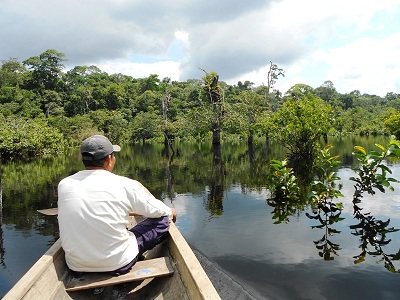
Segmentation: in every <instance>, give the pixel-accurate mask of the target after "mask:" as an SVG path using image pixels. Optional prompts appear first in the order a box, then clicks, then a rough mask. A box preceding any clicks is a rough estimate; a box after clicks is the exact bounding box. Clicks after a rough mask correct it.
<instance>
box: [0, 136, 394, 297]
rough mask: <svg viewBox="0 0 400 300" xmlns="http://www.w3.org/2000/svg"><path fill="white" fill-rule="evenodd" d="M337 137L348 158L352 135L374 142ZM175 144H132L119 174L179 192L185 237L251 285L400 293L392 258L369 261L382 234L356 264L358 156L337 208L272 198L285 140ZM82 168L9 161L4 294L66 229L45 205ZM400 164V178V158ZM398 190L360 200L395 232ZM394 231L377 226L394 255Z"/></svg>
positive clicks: (72, 162)
mask: <svg viewBox="0 0 400 300" xmlns="http://www.w3.org/2000/svg"><path fill="white" fill-rule="evenodd" d="M331 142H332V141H331ZM338 142H339V145H340V146H336V145H335V147H334V151H335V154H337V155H339V156H340V160H341V161H342V160H343V158H342V155H343V154H344V153H347V154H348V153H351V151H352V147H353V145H354V144H353V142H354V143H355V144H358V145H366V143H365V141H364V140H355V141H352V140H349V141H346V140H340V141H338ZM369 144H372V145H373V142H368V143H367V145H369ZM367 147H368V146H367ZM368 148H369V149H370V148H371V147H368ZM173 150H174V151H172V149H171V148H169V149H168V148H165V145H164V144H160V145H157V144H155V145H144V146H142V145H132V146H125V147H123V151H121V152H120V153H119V155H118V157H117V161H118V163H117V166H116V170H115V172H116V173H117V174H120V175H125V176H129V177H131V178H134V179H137V180H139V181H141V182H143V183H144V184H145V185H146V186H147V187H149V189H150V190H151V192H152V193H153V194H155V195H156V196H157V197H158V198H160V199H163V200H164V201H167V200H171V202H170V203H168V204H170V205H173V206H175V207H176V208H177V210H178V213H179V216H180V217H179V218H178V222H177V225H178V227H179V229H180V230H181V232H182V233H183V234H184V236H185V238H186V239H187V240H188V241H189V242H190V243H191V244H192V245H193V246H194V247H195V248H197V249H199V250H200V251H201V252H202V253H203V254H205V255H206V256H207V257H209V258H210V259H212V260H213V261H214V262H217V263H219V264H220V265H221V266H222V267H223V268H224V270H226V271H228V272H230V273H231V274H233V276H234V277H235V279H236V280H237V281H239V282H240V283H243V284H247V285H250V286H252V287H253V288H254V290H256V291H257V292H258V294H261V297H259V298H258V299H263V297H265V298H271V299H338V298H340V299H355V298H357V297H358V298H362V299H373V298H375V299H379V298H381V299H382V297H383V296H382V295H383V292H385V295H386V296H387V295H389V297H392V298H393V299H395V297H396V296H398V295H399V293H400V287H399V285H398V284H397V283H398V277H393V275H394V274H392V273H390V272H388V271H387V270H386V269H385V268H384V267H383V266H384V262H381V263H380V264H376V263H375V261H374V262H371V261H370V259H368V257H370V258H373V259H375V257H378V259H382V258H383V256H382V254H381V253H378V252H377V250H376V248H375V245H374V244H372V245H371V244H369V241H373V242H375V239H373V238H372V239H367V243H368V244H366V245H367V247H366V248H365V253H366V255H365V261H363V262H362V263H359V264H356V265H354V261H355V260H357V259H358V257H355V256H358V255H359V254H360V252H363V251H364V249H363V248H359V246H362V245H363V243H364V241H363V240H360V238H362V237H363V236H368V234H369V235H370V233H368V234H367V232H366V231H365V229H364V228H362V227H359V228H358V227H357V228H354V229H353V228H350V226H351V225H354V226H358V225H359V223H361V219H357V218H354V216H353V213H354V209H353V204H352V198H351V195H352V190H354V187H353V184H352V183H351V182H350V181H349V180H347V179H348V178H349V177H350V176H353V175H354V174H353V173H352V171H351V170H350V168H348V167H352V166H353V164H354V162H353V161H352V158H351V159H350V158H349V159H348V160H346V162H345V165H346V166H345V167H342V168H341V169H340V170H339V172H340V174H339V176H340V177H341V178H343V186H344V187H343V193H344V194H346V198H345V199H344V200H343V202H344V209H343V210H342V211H336V210H335V209H334V208H332V207H331V206H330V204H329V203H326V204H324V205H321V206H315V207H311V206H310V205H309V204H307V202H305V201H304V200H302V201H294V202H290V201H288V200H282V199H280V200H279V199H273V200H271V199H270V200H268V201H267V204H266V199H267V198H268V197H269V193H268V190H267V188H266V174H267V173H268V169H269V161H270V159H271V158H278V159H281V158H282V156H283V154H282V148H281V147H280V146H278V145H273V144H271V145H270V146H268V147H266V146H265V144H263V143H254V147H253V148H248V146H247V143H237V144H229V145H227V144H222V148H221V146H219V148H215V149H213V148H212V146H211V145H209V144H207V143H205V144H194V145H187V144H174V148H173ZM349 157H351V155H350V156H349ZM347 164H349V165H347ZM81 168H82V165H81V162H80V160H79V155H77V154H76V153H71V154H69V155H67V156H65V157H57V158H56V159H54V160H46V161H44V160H37V161H35V162H31V163H25V164H22V163H11V164H8V165H7V166H4V168H3V169H2V170H3V173H2V175H1V178H2V185H1V187H2V188H3V193H2V194H1V195H2V198H1V199H2V204H3V210H2V215H0V217H2V219H1V222H2V227H1V230H2V233H1V232H0V233H1V234H2V238H3V239H2V240H1V243H2V244H0V246H1V247H0V251H3V252H2V261H3V263H4V265H5V266H6V268H5V267H3V269H2V268H0V278H1V280H0V297H1V296H2V295H3V294H4V293H5V291H6V290H7V289H8V288H10V287H11V285H12V284H14V283H15V282H16V281H17V280H18V279H19V278H20V277H21V276H22V275H23V274H24V273H25V272H26V271H27V269H28V268H29V267H30V266H31V265H32V264H33V263H34V262H35V261H36V260H37V259H38V258H39V257H40V255H42V254H43V253H44V252H45V250H47V248H48V246H49V245H50V244H51V243H52V242H53V241H54V239H55V238H56V236H58V228H57V219H56V218H42V217H40V216H39V215H38V214H37V213H36V209H41V208H46V207H52V206H55V205H56V200H57V199H56V194H55V188H56V186H57V184H58V182H59V180H60V179H61V178H63V177H65V176H67V175H68V174H70V173H73V172H76V171H77V170H79V169H81ZM395 172H397V174H396V176H397V178H399V176H400V168H399V167H398V165H397V164H396V169H395ZM395 190H396V193H394V194H390V197H388V195H380V194H377V195H374V197H372V198H368V197H365V199H364V200H363V205H359V206H360V207H362V208H364V209H363V210H362V213H364V212H365V211H368V212H370V214H367V215H366V216H365V217H366V218H368V216H373V217H374V221H378V220H383V221H382V222H386V221H385V220H387V217H390V218H391V223H390V224H388V226H387V228H386V230H387V229H388V228H389V229H390V228H392V226H393V227H399V226H400V217H399V215H400V196H399V195H400V193H399V191H398V190H400V188H399V187H397V186H396V187H395ZM307 214H308V216H310V217H311V218H308V217H307V216H306V215H307ZM213 216H218V217H217V218H215V217H213ZM363 222H364V223H365V222H366V221H363ZM382 224H383V225H385V223H382ZM370 227H371V229H374V230H377V229H376V228H374V227H373V226H370ZM361 229H362V231H360V230H361ZM357 232H358V233H360V234H361V235H356V234H355V233H357ZM352 233H353V234H352ZM385 234H386V235H385V239H383V240H382V239H381V234H378V240H382V241H383V242H384V243H382V244H381V245H379V246H380V247H381V249H382V250H383V253H384V254H385V255H386V256H387V257H389V258H390V259H391V260H392V261H393V260H394V259H396V258H397V256H396V255H397V251H398V246H399V239H398V238H395V236H394V235H395V234H398V232H391V231H387V232H385ZM392 236H393V237H392ZM0 237H1V235H0ZM390 238H391V239H390ZM388 241H389V243H387V242H388ZM26 249H29V251H26ZM321 258H325V259H326V260H323V259H321ZM333 258H334V259H333ZM316 274H318V275H316ZM383 298H385V297H383ZM388 299H389V298H388Z"/></svg>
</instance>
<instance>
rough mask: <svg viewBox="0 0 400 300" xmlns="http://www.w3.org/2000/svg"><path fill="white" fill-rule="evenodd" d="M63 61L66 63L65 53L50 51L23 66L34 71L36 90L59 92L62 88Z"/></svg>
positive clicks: (34, 57)
mask: <svg viewBox="0 0 400 300" xmlns="http://www.w3.org/2000/svg"><path fill="white" fill-rule="evenodd" d="M63 61H66V58H65V54H64V53H62V52H58V51H56V50H54V49H48V50H46V51H45V52H43V53H42V54H40V55H39V56H33V57H30V58H28V59H27V60H25V61H23V64H24V66H26V67H28V69H29V70H32V84H33V86H34V87H35V88H37V89H40V90H42V89H46V90H56V91H59V90H60V88H61V87H62V85H61V83H62V81H61V78H62V70H63V69H64V65H63V64H62V62H63Z"/></svg>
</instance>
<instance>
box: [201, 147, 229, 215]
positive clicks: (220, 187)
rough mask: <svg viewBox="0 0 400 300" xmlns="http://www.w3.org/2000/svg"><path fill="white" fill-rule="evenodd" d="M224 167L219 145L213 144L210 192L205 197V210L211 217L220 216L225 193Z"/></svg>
mask: <svg viewBox="0 0 400 300" xmlns="http://www.w3.org/2000/svg"><path fill="white" fill-rule="evenodd" d="M225 185H226V183H225V166H224V162H223V161H222V156H221V144H213V162H212V172H211V179H210V191H209V192H208V195H207V202H206V209H207V210H209V211H210V212H211V214H212V215H217V216H219V215H222V213H223V210H224V206H223V202H224V192H225Z"/></svg>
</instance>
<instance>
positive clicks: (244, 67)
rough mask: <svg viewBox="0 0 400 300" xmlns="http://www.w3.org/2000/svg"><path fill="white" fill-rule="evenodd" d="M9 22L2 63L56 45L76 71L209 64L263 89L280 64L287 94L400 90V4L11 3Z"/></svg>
mask: <svg viewBox="0 0 400 300" xmlns="http://www.w3.org/2000/svg"><path fill="white" fill-rule="evenodd" d="M60 12H62V13H60ZM16 20H18V22H16ZM0 26H1V28H3V29H4V30H2V31H1V32H0V40H1V41H2V47H1V48H0V59H3V60H6V59H8V58H10V57H16V58H18V59H20V60H25V59H27V58H29V57H31V56H35V55H39V54H40V53H42V52H44V51H45V50H46V49H51V48H53V49H56V50H57V51H60V52H64V53H65V54H66V56H67V58H68V59H69V61H68V67H73V66H77V65H97V66H99V67H100V68H101V69H102V66H103V67H104V68H105V71H107V72H111V73H114V72H115V73H125V71H129V73H127V74H128V75H134V74H144V75H143V76H146V75H145V74H151V73H154V72H155V71H157V72H158V70H160V71H159V72H162V73H160V74H159V75H160V77H164V76H165V75H164V74H167V76H168V77H171V78H175V77H176V76H179V79H178V80H182V81H183V80H186V79H188V78H201V76H202V73H201V72H200V71H199V69H198V67H202V68H204V69H205V70H208V71H216V72H217V73H219V74H220V79H221V80H223V81H226V82H230V83H237V81H239V80H240V81H242V82H243V81H246V80H250V81H253V82H254V83H256V84H261V83H265V82H266V76H267V75H266V73H267V70H268V67H269V63H270V61H273V62H274V63H276V64H278V66H279V67H281V68H283V69H284V70H285V71H286V77H285V78H281V79H279V80H278V82H277V85H276V87H277V88H279V89H280V90H281V91H282V92H285V91H286V90H287V89H288V88H290V87H291V86H292V85H293V84H296V83H305V84H309V85H311V86H312V87H318V86H320V85H321V84H322V83H323V82H324V81H326V80H331V81H332V82H333V83H334V85H335V87H336V89H337V90H338V91H339V92H341V93H345V92H349V91H353V90H355V89H358V90H359V91H360V92H361V93H370V94H378V95H380V96H384V95H385V94H386V93H387V92H397V93H399V92H400V82H399V81H400V80H399V79H397V77H398V76H396V75H397V74H398V71H399V65H400V62H398V60H396V57H397V56H398V55H399V51H400V49H399V43H398V42H397V41H398V40H399V35H398V28H399V26H400V3H399V1H397V0H386V1H383V2H382V1H381V2H377V1H372V0H367V1H361V0H354V1H344V0H338V1H328V0H319V1H317V0H304V1H297V0H282V1H273V0H255V1H252V5H247V4H244V3H243V1H239V0H232V1H229V2H227V1H217V2H216V1H211V0H204V1H201V2H199V1H183V0H171V1H168V2H160V1H154V0H146V1H145V0H137V1H126V0H118V1H114V2H109V1H104V0H100V1H93V0H92V1H77V0H69V1H65V0H60V1H56V2H50V1H49V0H38V1H28V0H17V1H11V0H3V1H1V2H0ZM149 61H150V62H149ZM178 68H179V69H180V70H179V71H178ZM133 69H135V70H136V71H132V70H133ZM145 69H147V70H145ZM168 69H169V70H168Z"/></svg>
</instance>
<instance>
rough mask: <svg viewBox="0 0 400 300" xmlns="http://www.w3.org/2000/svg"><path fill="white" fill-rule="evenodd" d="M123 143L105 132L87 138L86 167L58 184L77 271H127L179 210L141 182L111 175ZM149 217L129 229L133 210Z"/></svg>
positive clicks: (65, 243) (62, 222) (65, 241)
mask: <svg viewBox="0 0 400 300" xmlns="http://www.w3.org/2000/svg"><path fill="white" fill-rule="evenodd" d="M120 150H121V147H120V146H118V145H112V144H111V142H110V141H109V140H108V139H107V138H106V137H105V136H102V135H94V136H91V137H89V138H87V139H85V140H84V141H83V142H82V145H81V155H82V161H83V164H84V165H85V170H82V171H79V172H77V173H75V174H73V175H71V176H69V177H66V178H64V179H63V180H61V182H60V183H59V185H58V221H59V227H60V238H61V242H62V247H63V249H64V251H65V260H66V262H67V265H68V267H69V268H70V269H71V270H73V271H77V272H112V273H114V274H117V275H118V274H123V273H126V272H128V271H129V269H130V268H131V267H132V266H133V265H134V264H135V263H136V262H137V261H138V260H139V259H140V257H141V256H142V254H143V253H144V252H145V251H146V250H149V249H151V248H153V247H154V246H155V245H157V244H158V243H160V242H162V241H163V240H164V239H165V238H166V236H167V233H168V229H169V222H170V220H172V221H174V222H175V221H176V211H175V209H173V208H170V207H168V206H167V205H165V204H164V203H163V202H162V201H160V200H158V199H156V198H155V197H154V196H153V195H152V194H151V193H150V192H149V191H148V190H147V189H146V188H145V187H144V186H143V185H142V184H141V183H140V182H138V181H136V180H132V179H129V178H127V177H123V176H118V175H115V174H113V173H112V170H113V168H114V165H115V162H116V157H115V155H114V153H115V152H119V151H120ZM130 212H135V213H137V214H140V215H143V216H144V217H146V219H144V220H143V221H142V222H140V223H139V224H137V225H136V226H135V227H133V228H132V229H130V230H127V226H128V223H129V213H130Z"/></svg>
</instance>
